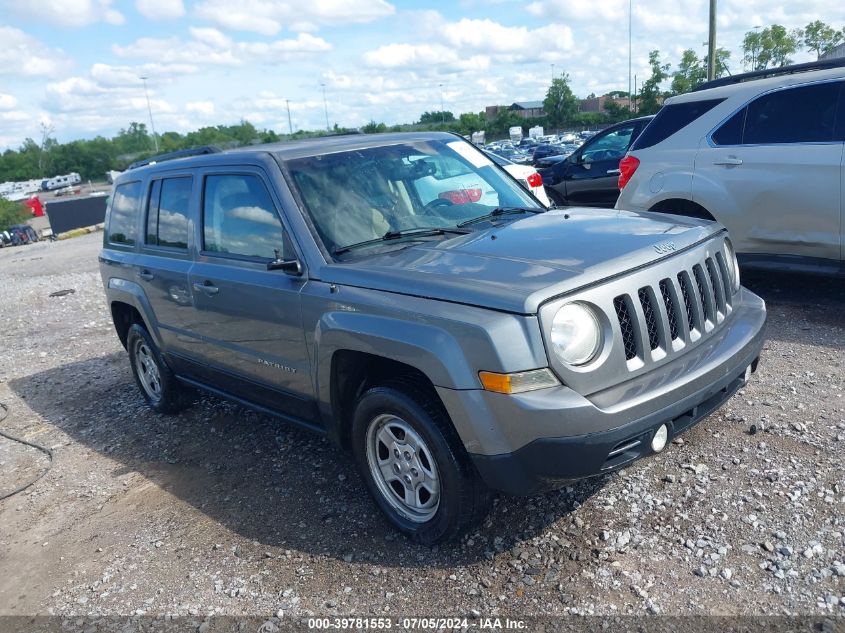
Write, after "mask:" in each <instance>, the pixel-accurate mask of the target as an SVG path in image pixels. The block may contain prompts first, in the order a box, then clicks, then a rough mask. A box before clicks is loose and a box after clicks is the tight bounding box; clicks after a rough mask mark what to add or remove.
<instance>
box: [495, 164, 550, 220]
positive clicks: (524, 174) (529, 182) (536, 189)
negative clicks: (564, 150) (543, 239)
mask: <svg viewBox="0 0 845 633" xmlns="http://www.w3.org/2000/svg"><path fill="white" fill-rule="evenodd" d="M487 155H488V156H489V157H490V160H492V161H493V162H494V163H496V164H497V165H498V166H499V167H501V168H503V169H504V170H505V171H506V172H508V173H509V174H510V175H511V176H513V177H514V178H516V179H517V180H518V181H519V184H520V185H522V186H523V187H525V188H526V189H527V190H528V191H530V192H531V193H532V194H533V195H534V197H535V198H537V200H539V201H540V202H541V203H542V204H543V206H544V207H549V206H551V203H550V202H549V197H548V196H547V195H546V190H545V188H544V187H543V179H542V178H541V177H540V174H538V173H537V170H536V169H534V168H533V167H530V166H528V165H517V164H516V163H514V162H511V161H509V160H508V159H507V158H505V157H504V156H499V155H498V154H494V153H493V152H488V153H487Z"/></svg>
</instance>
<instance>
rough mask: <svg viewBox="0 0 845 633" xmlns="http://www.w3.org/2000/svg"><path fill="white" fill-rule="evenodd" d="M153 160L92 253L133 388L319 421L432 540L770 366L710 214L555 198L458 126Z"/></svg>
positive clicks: (680, 425) (710, 403)
mask: <svg viewBox="0 0 845 633" xmlns="http://www.w3.org/2000/svg"><path fill="white" fill-rule="evenodd" d="M163 158H167V157H159V158H157V159H156V161H155V163H154V164H149V165H146V166H144V165H140V166H137V167H135V168H133V169H130V170H128V171H127V172H125V173H124V174H122V175H121V176H120V177H119V178H118V179H117V180H116V182H115V186H114V192H113V196H112V200H111V204H110V207H109V209H108V213H107V217H106V230H105V237H104V243H103V250H102V252H101V255H100V261H101V272H102V277H103V284H104V287H105V291H106V296H107V301H108V305H109V306H110V308H111V313H112V315H113V318H114V325H115V328H116V330H117V335H118V336H119V338H120V340H121V342H122V343H123V344H124V346H125V347H126V349H127V351H128V352H129V360H130V364H131V367H132V371H133V373H134V376H135V379H136V382H137V383H138V386H139V388H140V391H141V394H142V395H143V396H144V398H146V400H147V402H148V403H149V404H150V406H151V407H152V408H153V409H154V410H156V411H158V412H161V413H169V412H174V411H178V410H180V409H181V408H183V407H185V406H187V405H189V404H190V402H191V393H192V388H200V389H203V390H205V391H210V392H212V393H215V394H219V395H222V396H225V397H228V398H232V399H234V400H236V401H238V402H241V403H243V404H245V405H247V406H250V407H254V408H256V409H259V410H261V411H264V412H267V413H270V414H273V415H276V416H278V417H280V418H282V419H284V420H286V421H288V422H291V423H294V424H297V425H300V426H302V427H305V428H308V429H311V430H313V431H316V432H318V433H321V434H324V435H325V436H327V437H328V438H329V440H331V441H332V442H334V443H335V444H337V445H338V446H341V447H344V448H346V449H349V450H350V451H351V453H352V454H353V455H354V459H355V460H356V462H357V464H358V466H359V468H360V471H361V474H362V477H363V479H364V480H365V482H366V484H367V486H368V488H369V491H370V493H371V494H372V496H373V498H374V499H375V501H376V503H377V504H378V505H379V507H380V508H381V509H382V510H383V511H384V513H385V515H386V516H387V517H388V518H389V519H390V521H391V522H392V523H393V524H394V525H395V526H396V527H397V528H398V529H399V530H401V531H402V532H404V533H405V534H407V535H409V536H410V537H411V538H413V539H416V540H418V541H420V542H423V543H435V542H438V541H441V540H444V539H448V538H453V537H455V536H457V535H459V534H461V533H463V532H465V531H466V530H468V529H470V528H471V527H472V526H474V525H475V524H477V523H478V521H480V520H481V519H482V518H483V517H484V515H485V513H486V512H487V510H488V508H489V505H490V501H491V496H492V491H495V490H498V491H504V492H506V493H510V494H518V495H523V494H530V493H534V492H537V491H540V490H545V489H549V488H553V487H557V486H561V485H563V484H565V483H567V482H571V481H573V480H576V479H579V478H583V477H589V476H591V475H596V474H600V473H607V472H610V471H613V470H615V469H618V468H620V467H622V466H624V465H626V464H628V463H630V462H631V461H633V460H635V459H637V458H639V457H643V456H646V455H650V454H652V453H655V452H659V451H661V450H663V448H664V447H665V446H666V445H667V443H668V442H670V441H671V440H672V438H673V437H675V436H676V435H678V434H679V433H681V432H683V431H685V430H686V429H688V428H689V427H690V426H691V425H693V424H695V423H696V422H697V421H699V420H700V419H701V418H702V417H704V416H705V415H707V414H708V413H710V412H711V411H713V410H714V409H715V408H717V407H718V406H719V405H721V404H722V403H723V402H724V401H725V400H726V399H728V398H729V397H730V396H731V395H732V394H733V393H734V392H735V391H736V390H737V389H738V388H739V387H740V386H741V385H743V384H744V383H745V381H747V380H748V379H749V377H750V375H751V373H752V372H753V371H754V369H755V368H756V366H757V362H758V358H759V354H760V350H761V347H762V345H763V335H764V325H765V320H766V313H765V307H764V304H763V301H762V300H760V299H759V298H758V297H756V296H755V295H753V294H752V293H750V292H749V291H748V290H746V289H744V288H742V287H741V286H740V284H739V273H738V268H737V264H736V260H735V257H734V253H733V249H732V246H731V243H730V240H729V239H728V237H727V233H726V231H725V229H724V228H723V227H722V226H720V225H718V224H716V223H713V222H702V221H700V220H694V219H685V218H679V217H669V216H661V215H656V214H648V213H626V212H618V211H611V210H596V209H579V208H570V209H565V210H564V209H560V210H551V211H547V210H546V209H545V208H544V207H542V206H541V205H540V204H539V203H538V202H537V200H536V199H535V198H533V197H532V196H531V195H530V194H528V193H527V192H526V191H525V190H524V189H523V188H522V187H520V185H519V183H518V182H517V181H516V180H514V179H513V178H512V177H510V176H509V175H508V174H507V173H506V172H505V171H503V170H502V169H501V168H499V167H498V166H496V165H495V164H493V163H492V162H491V161H490V159H489V158H488V157H487V156H486V155H485V154H483V153H482V152H480V151H479V150H477V149H476V148H475V147H474V146H472V145H471V144H470V143H467V142H466V141H464V140H463V139H461V138H459V137H457V136H453V135H450V134H445V133H421V134H394V135H375V136H347V137H335V138H325V139H318V140H311V141H306V142H301V143H292V144H286V145H271V146H263V147H253V148H249V149H244V150H236V151H228V152H224V153H208V154H206V155H197V156H193V157H183V158H175V159H173V160H163Z"/></svg>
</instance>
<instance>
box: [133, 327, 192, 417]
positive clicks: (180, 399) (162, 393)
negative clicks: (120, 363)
mask: <svg viewBox="0 0 845 633" xmlns="http://www.w3.org/2000/svg"><path fill="white" fill-rule="evenodd" d="M126 349H127V350H128V351H129V365H130V366H131V367H132V375H133V376H134V377H135V383H136V384H137V385H138V389H139V390H140V391H141V395H142V396H144V399H145V400H146V401H147V404H149V405H150V408H152V409H153V410H154V411H157V412H158V413H178V412H179V411H182V410H183V409H185V408H187V407H189V406H190V405H191V404H192V400H191V397H190V396H191V391H190V389H188V388H187V387H185V386H184V385H182V384H181V383H180V382H179V381H178V380H177V379H176V376H174V375H173V372H172V371H170V368H169V367H168V366H167V365H166V364H165V363H164V360H163V359H162V358H161V354H160V353H159V351H158V347H156V344H155V343H154V342H153V339H152V337H151V336H150V334H149V332H147V329H146V328H145V327H144V326H143V325H139V324H138V323H135V324H133V325H132V326H131V327H130V328H129V332H128V333H127V335H126Z"/></svg>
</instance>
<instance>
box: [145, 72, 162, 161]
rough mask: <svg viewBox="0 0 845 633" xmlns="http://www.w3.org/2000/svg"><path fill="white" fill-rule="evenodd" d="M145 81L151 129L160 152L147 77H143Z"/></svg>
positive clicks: (154, 143)
mask: <svg viewBox="0 0 845 633" xmlns="http://www.w3.org/2000/svg"><path fill="white" fill-rule="evenodd" d="M141 81H143V82H144V96H145V97H146V98H147V111H148V112H149V113H150V129H152V131H153V145H155V148H156V152H158V137H157V136H156V125H155V123H153V108H152V106H150V93H149V92H147V78H146V77H141Z"/></svg>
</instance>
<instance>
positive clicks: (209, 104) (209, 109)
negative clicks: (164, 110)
mask: <svg viewBox="0 0 845 633" xmlns="http://www.w3.org/2000/svg"><path fill="white" fill-rule="evenodd" d="M185 110H187V111H188V112H194V113H196V114H201V115H203V116H211V115H212V114H214V102H213V101H190V102H188V103H186V104H185Z"/></svg>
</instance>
